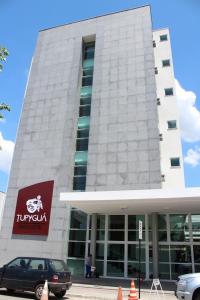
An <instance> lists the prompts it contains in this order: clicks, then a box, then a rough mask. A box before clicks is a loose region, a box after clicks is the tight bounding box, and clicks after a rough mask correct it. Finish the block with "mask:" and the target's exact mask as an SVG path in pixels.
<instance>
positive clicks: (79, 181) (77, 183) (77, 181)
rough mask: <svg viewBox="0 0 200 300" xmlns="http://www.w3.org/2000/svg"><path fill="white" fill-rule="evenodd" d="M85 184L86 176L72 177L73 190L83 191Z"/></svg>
mask: <svg viewBox="0 0 200 300" xmlns="http://www.w3.org/2000/svg"><path fill="white" fill-rule="evenodd" d="M85 186H86V176H77V177H74V182H73V190H74V191H84V190H85Z"/></svg>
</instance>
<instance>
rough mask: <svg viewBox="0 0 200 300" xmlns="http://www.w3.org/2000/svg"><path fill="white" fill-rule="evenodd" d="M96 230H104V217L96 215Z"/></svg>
mask: <svg viewBox="0 0 200 300" xmlns="http://www.w3.org/2000/svg"><path fill="white" fill-rule="evenodd" d="M97 229H105V216H104V215H97Z"/></svg>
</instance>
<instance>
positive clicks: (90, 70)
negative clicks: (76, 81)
mask: <svg viewBox="0 0 200 300" xmlns="http://www.w3.org/2000/svg"><path fill="white" fill-rule="evenodd" d="M83 76H93V68H88V69H83Z"/></svg>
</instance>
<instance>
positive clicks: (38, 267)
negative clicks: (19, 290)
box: [28, 259, 46, 270]
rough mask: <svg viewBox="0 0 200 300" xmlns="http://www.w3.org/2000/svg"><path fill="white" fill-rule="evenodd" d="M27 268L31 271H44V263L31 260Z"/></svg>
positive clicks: (39, 260)
mask: <svg viewBox="0 0 200 300" xmlns="http://www.w3.org/2000/svg"><path fill="white" fill-rule="evenodd" d="M28 268H29V269H32V270H45V269H46V267H45V261H44V259H31V262H30V264H29V267H28Z"/></svg>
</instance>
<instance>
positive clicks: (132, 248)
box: [128, 244, 145, 261]
mask: <svg viewBox="0 0 200 300" xmlns="http://www.w3.org/2000/svg"><path fill="white" fill-rule="evenodd" d="M128 260H135V261H138V260H139V245H138V244H129V245H128ZM141 261H145V246H144V245H143V244H142V245H141Z"/></svg>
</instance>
